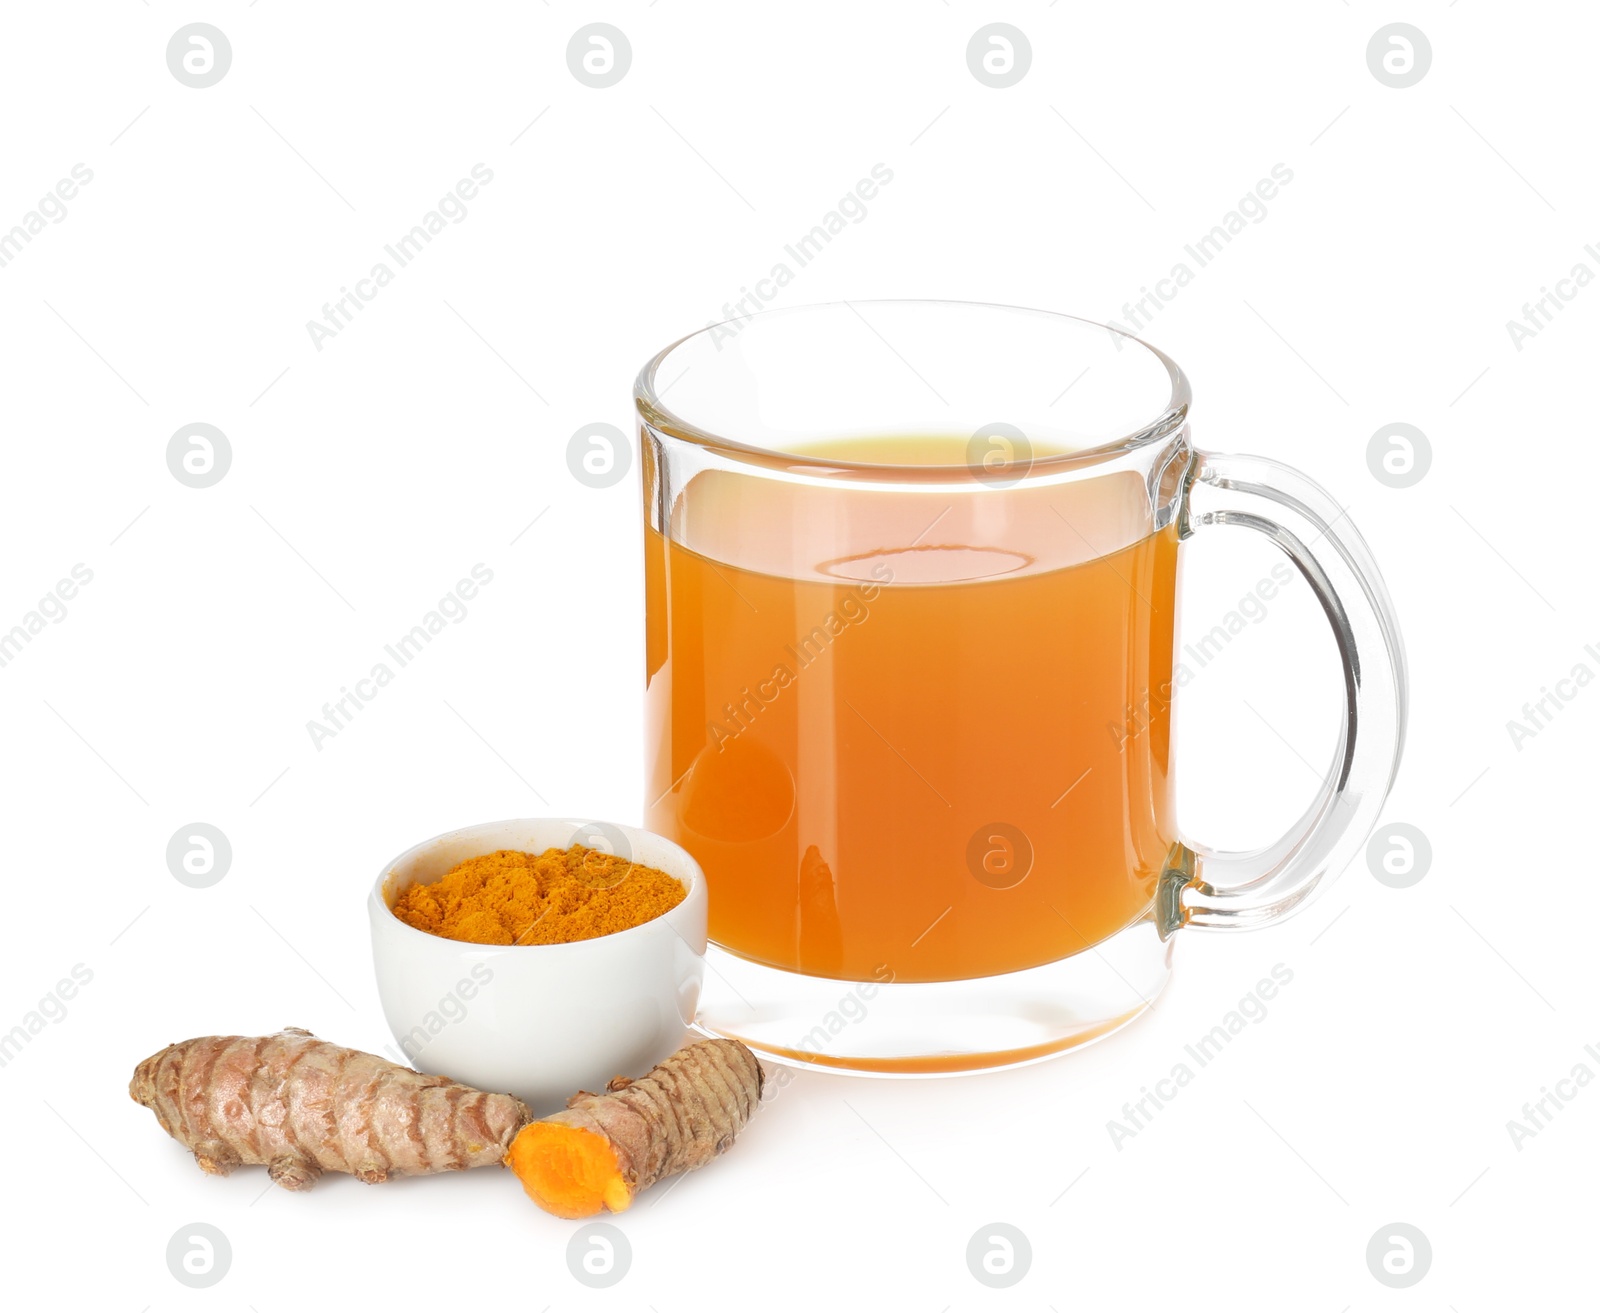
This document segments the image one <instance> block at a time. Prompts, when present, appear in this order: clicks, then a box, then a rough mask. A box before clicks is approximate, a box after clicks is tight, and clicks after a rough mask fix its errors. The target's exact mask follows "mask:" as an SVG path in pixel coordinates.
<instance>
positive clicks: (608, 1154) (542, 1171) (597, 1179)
mask: <svg viewBox="0 0 1600 1313" xmlns="http://www.w3.org/2000/svg"><path fill="white" fill-rule="evenodd" d="M506 1162H507V1164H508V1165H509V1166H510V1168H511V1170H512V1171H514V1172H515V1173H516V1174H517V1179H518V1180H520V1181H521V1182H522V1188H523V1189H524V1190H526V1191H527V1192H528V1197H529V1198H531V1199H532V1200H533V1201H534V1203H536V1204H538V1205H539V1207H540V1208H543V1209H544V1210H545V1211H546V1212H549V1213H554V1214H555V1215H556V1216H557V1217H568V1218H578V1217H593V1216H594V1215H595V1214H596V1213H598V1212H601V1211H606V1212H612V1213H620V1212H622V1211H623V1210H624V1209H625V1208H627V1207H628V1205H629V1204H631V1203H632V1202H633V1191H632V1190H631V1189H629V1187H628V1183H627V1182H626V1181H625V1180H624V1179H623V1177H622V1170H621V1168H620V1167H619V1166H618V1164H617V1155H616V1151H615V1150H614V1149H612V1147H611V1145H610V1144H609V1143H608V1142H607V1140H606V1138H605V1136H603V1135H597V1134H595V1132H593V1131H589V1130H585V1129H584V1128H583V1127H581V1126H562V1125H560V1124H559V1123H555V1122H532V1123H530V1124H529V1125H527V1126H525V1127H523V1129H522V1131H521V1133H520V1134H519V1135H518V1136H517V1138H516V1139H515V1140H513V1141H512V1144H511V1152H510V1153H509V1154H508V1155H507V1156H506Z"/></svg>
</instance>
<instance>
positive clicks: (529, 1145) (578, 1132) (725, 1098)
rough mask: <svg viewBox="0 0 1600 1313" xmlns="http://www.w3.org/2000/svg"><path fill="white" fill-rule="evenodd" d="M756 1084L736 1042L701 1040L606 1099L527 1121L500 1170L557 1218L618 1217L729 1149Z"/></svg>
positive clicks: (620, 1080)
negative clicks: (658, 1186) (669, 1180)
mask: <svg viewBox="0 0 1600 1313" xmlns="http://www.w3.org/2000/svg"><path fill="white" fill-rule="evenodd" d="M762 1080H763V1077H762V1071H761V1064H760V1063H759V1062H757V1061H756V1058H755V1054H753V1053H751V1052H750V1050H749V1049H747V1048H746V1047H745V1046H744V1045H743V1044H741V1043H739V1042H738V1041H737V1040H731V1039H708V1040H701V1041H700V1042H699V1043H696V1044H690V1045H688V1046H687V1047H685V1048H681V1049H679V1050H678V1051H677V1052H676V1053H674V1054H673V1055H672V1056H671V1057H670V1058H668V1059H667V1060H666V1061H665V1062H663V1063H660V1064H659V1065H657V1066H656V1067H654V1068H652V1069H651V1070H650V1072H649V1074H648V1075H645V1076H642V1077H640V1078H639V1079H638V1080H629V1079H627V1078H626V1077H624V1076H618V1077H617V1078H616V1079H615V1080H613V1081H612V1082H611V1083H610V1084H609V1085H607V1086H606V1092H605V1093H604V1094H589V1093H580V1094H576V1095H574V1096H573V1097H572V1098H571V1099H570V1100H568V1102H567V1106H566V1108H565V1109H564V1110H563V1111H561V1112H558V1113H554V1114H552V1115H551V1116H549V1117H546V1118H544V1119H543V1120H542V1121H536V1122H529V1123H528V1125H526V1126H524V1127H523V1128H522V1130H521V1131H519V1132H518V1133H517V1137H516V1138H515V1139H514V1140H513V1141H512V1142H511V1151H510V1152H509V1153H508V1154H507V1155H506V1165H507V1166H508V1167H510V1168H511V1170H512V1171H514V1172H515V1173H516V1174H517V1177H518V1179H519V1180H521V1182H522V1188H523V1189H524V1190H526V1191H527V1192H528V1195H529V1197H530V1198H531V1199H532V1200H533V1201H534V1203H536V1204H538V1205H539V1207H540V1208H543V1209H544V1210H545V1211H546V1212H549V1213H554V1214H555V1215H556V1216H557V1217H571V1218H576V1217H592V1216H593V1215H594V1214H596V1213H598V1212H601V1211H606V1212H612V1213H620V1212H622V1211H623V1210H624V1209H625V1208H627V1207H628V1206H629V1205H630V1204H631V1203H633V1200H634V1196H635V1195H637V1194H638V1193H639V1192H640V1191H641V1190H647V1189H649V1188H650V1187H651V1186H652V1185H654V1184H655V1183H656V1182H657V1181H659V1180H662V1179H663V1178H665V1177H668V1176H675V1175H676V1174H677V1173H679V1172H687V1171H692V1170H693V1169H694V1168H696V1167H703V1166H704V1165H705V1164H706V1163H708V1162H710V1161H711V1160H712V1159H713V1158H715V1157H716V1156H717V1155H718V1154H719V1153H722V1152H723V1151H724V1150H725V1149H727V1148H728V1146H729V1145H731V1144H732V1143H733V1141H734V1137H735V1136H737V1135H738V1134H739V1132H740V1131H741V1130H743V1129H744V1126H745V1123H746V1122H748V1121H749V1120H750V1116H751V1114H752V1113H753V1112H755V1110H756V1108H757V1106H758V1105H759V1104H760V1102H761V1087H762Z"/></svg>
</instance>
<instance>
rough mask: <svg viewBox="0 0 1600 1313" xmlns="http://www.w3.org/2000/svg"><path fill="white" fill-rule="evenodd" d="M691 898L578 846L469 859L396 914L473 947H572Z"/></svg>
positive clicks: (654, 873)
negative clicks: (494, 945) (536, 853)
mask: <svg viewBox="0 0 1600 1313" xmlns="http://www.w3.org/2000/svg"><path fill="white" fill-rule="evenodd" d="M687 894H688V890H687V889H685V888H684V887H683V885H681V884H679V883H678V881H677V880H675V879H674V878H673V877H672V876H670V875H668V874H667V873H666V872H665V871H658V870H656V869H655V867H653V866H641V865H639V864H638V863H636V862H630V861H628V860H627V859H626V858H624V857H614V856H612V855H611V854H610V853H605V852H601V851H599V850H598V849H595V848H585V847H584V846H583V845H582V844H574V845H573V846H572V847H571V848H547V849H546V850H545V851H544V852H542V853H540V854H539V855H538V856H535V855H534V854H533V853H523V852H515V851H512V850H511V849H501V850H500V851H499V852H493V853H486V854H485V855H484V856H482V857H470V858H468V859H467V860H466V861H464V862H462V863H461V864H460V865H459V866H457V867H455V868H453V869H452V870H450V871H449V872H448V873H446V875H445V876H444V878H443V879H442V880H438V881H436V882H435V883H433V884H414V885H412V886H411V887H410V888H409V889H406V890H405V891H404V892H403V893H402V894H401V895H400V897H399V898H397V899H396V900H395V904H394V914H395V915H396V916H398V917H399V918H400V919H401V920H402V921H404V922H405V923H406V924H407V925H409V926H414V927H415V928H416V929H418V930H426V931H427V932H428V933H429V934H430V935H440V936H442V937H443V938H445V939H459V940H463V941H465V942H466V943H469V944H566V943H571V942H572V941H573V940H576V939H596V938H598V937H599V936H601V935H612V934H616V932H617V931H619V930H631V929H632V928H633V927H634V926H636V925H643V924H644V923H645V922H646V921H653V920H654V919H655V918H656V917H658V916H660V915H662V913H664V912H668V911H671V910H672V909H673V908H674V907H676V906H677V905H678V904H679V903H681V902H682V901H683V900H684V898H685V897H686V896H687Z"/></svg>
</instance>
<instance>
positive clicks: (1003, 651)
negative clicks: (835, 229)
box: [635, 301, 1406, 1074]
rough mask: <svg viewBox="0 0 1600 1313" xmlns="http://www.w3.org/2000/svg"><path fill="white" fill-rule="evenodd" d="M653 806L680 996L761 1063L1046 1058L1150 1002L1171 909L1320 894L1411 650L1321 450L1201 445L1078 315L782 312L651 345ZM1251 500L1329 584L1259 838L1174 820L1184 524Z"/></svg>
mask: <svg viewBox="0 0 1600 1313" xmlns="http://www.w3.org/2000/svg"><path fill="white" fill-rule="evenodd" d="M635 401H636V404H637V407H638V411H639V417H640V425H641V444H640V446H641V453H642V454H641V466H642V471H643V487H644V515H645V581H646V695H645V697H646V770H647V774H648V785H647V794H646V797H647V800H648V801H647V806H646V817H645V824H646V825H647V826H649V827H650V828H651V829H653V830H655V831H657V832H659V833H661V834H663V835H666V836H667V837H669V838H671V839H673V840H675V841H676V842H677V843H679V844H681V845H682V846H683V847H685V848H686V849H688V850H689V852H690V853H692V854H693V855H694V857H695V858H696V859H697V860H698V861H699V863H700V864H701V866H702V867H703V868H704V869H705V872H706V877H707V882H708V887H709V890H710V895H711V901H710V938H711V940H712V948H711V949H710V952H709V956H708V959H707V965H708V966H709V967H710V971H709V972H708V974H707V978H706V988H705V993H704V995H703V997H702V999H701V1003H700V1010H699V1014H698V1018H697V1023H696V1024H697V1026H698V1027H699V1028H701V1029H703V1030H704V1031H706V1032H707V1033H711V1034H719V1035H727V1036H733V1037H736V1038H738V1039H741V1040H743V1041H744V1042H745V1043H747V1044H749V1045H750V1046H752V1047H753V1048H755V1049H758V1050H759V1051H761V1052H762V1054H763V1055H765V1056H767V1057H771V1058H774V1059H776V1060H778V1061H787V1062H791V1063H803V1064H812V1065H820V1066H825V1067H831V1068H839V1069H845V1070H853V1071H862V1072H879V1073H894V1072H898V1073H912V1074H926V1073H938V1072H955V1071H968V1070H975V1069H979V1068H990V1067H1002V1066H1010V1065H1015V1064H1019V1063H1024V1062H1031V1061H1036V1060H1039V1059H1042V1058H1045V1057H1048V1056H1051V1055H1053V1054H1056V1053H1059V1052H1062V1051H1064V1050H1066V1049H1070V1048H1072V1047H1074V1046H1076V1045H1078V1044H1082V1043H1084V1042H1086V1041H1089V1040H1092V1039H1095V1038H1098V1037H1099V1036H1102V1035H1105V1034H1107V1033H1109V1032H1110V1031H1112V1030H1114V1029H1116V1028H1117V1027H1118V1026H1121V1025H1123V1024H1124V1023H1126V1022H1127V1021H1129V1020H1131V1019H1132V1018H1133V1017H1135V1016H1137V1015H1138V1014H1139V1013H1140V1012H1142V1011H1143V1010H1144V1009H1145V1008H1146V1007H1148V1006H1149V1004H1150V1003H1151V1001H1152V1000H1153V999H1154V997H1155V996H1156V994H1157V993H1158V992H1159V991H1160V989H1161V988H1162V986H1163V985H1164V984H1165V983H1166V980H1167V978H1168V976H1169V973H1170V968H1171V953H1172V947H1173V942H1174V935H1175V933H1176V932H1177V931H1178V930H1180V929H1184V928H1193V929H1226V928H1233V929H1244V928H1250V927H1256V926H1262V925H1266V924H1268V923H1270V922H1274V921H1277V920H1280V919H1282V918H1283V917H1285V916H1288V915H1289V914H1290V913H1291V912H1294V911H1296V910H1297V909H1299V908H1301V907H1303V906H1304V905H1305V904H1306V903H1308V902H1309V901H1310V900H1311V898H1312V897H1313V896H1314V895H1316V894H1317V893H1318V892H1319V891H1320V890H1321V888H1322V886H1324V885H1325V884H1327V883H1328V882H1329V881H1330V880H1331V879H1332V877H1333V876H1334V875H1336V874H1337V873H1338V871H1339V870H1340V869H1341V868H1342V867H1343V866H1344V865H1345V863H1346V862H1347V861H1348V860H1349V859H1350V857H1351V856H1352V855H1353V854H1354V853H1355V852H1356V850H1357V849H1358V848H1359V847H1360V845H1361V844H1362V843H1363V842H1364V841H1365V839H1366V837H1367V835H1368V833H1369V832H1370V830H1371V829H1372V826H1373V824H1374V821H1375V819H1376V817H1377V815H1378V811H1379V809H1380V807H1381V806H1382V804H1383V800H1384V798H1385V796H1386V794H1387V792H1388V789H1389V786H1390V783H1391V782H1392V780H1393V778H1394V773H1395V769H1396V767H1397V765H1398V763H1399V757H1400V750H1401V745H1402V741H1403V737H1404V726H1405V718H1406V673H1405V658H1404V653H1403V650H1402V647H1401V642H1400V635H1399V630H1398V628H1397V625H1396V621H1395V616H1394V611H1393V608H1392V606H1391V604H1390V601H1389V598H1388V595H1387V593H1386V591H1385V589H1384V585H1383V581H1382V579H1381V578H1380V576H1379V574H1378V571H1377V568H1376V566H1375V565H1374V563H1373V561H1372V559H1371V556H1370V555H1369V553H1368V550H1367V547H1366V544H1365V543H1364V542H1363V541H1362V539H1361V537H1360V535H1359V534H1358V533H1357V532H1356V531H1355V530H1354V529H1353V528H1352V527H1351V526H1350V523H1349V521H1348V520H1347V519H1346V518H1345V516H1344V514H1343V513H1342V512H1341V510H1340V508H1339V507H1338V505H1337V504H1336V503H1335V502H1334V501H1333V500H1332V498H1330V497H1329V496H1328V494H1326V493H1325V492H1323V491H1322V490H1321V489H1320V488H1318V487H1317V486H1316V485H1314V484H1313V483H1311V481H1310V480H1308V479H1306V478H1305V477H1304V476H1302V475H1300V474H1297V473H1295V472H1294V471H1292V470H1290V469H1288V468H1286V467H1284V466H1282V465H1279V464H1277V463H1275V462H1273V461H1269V460H1263V459H1260V458H1258V457H1253V456H1218V455H1213V454H1210V453H1206V452H1200V451H1196V450H1195V449H1194V447H1192V446H1191V445H1190V440H1189V405H1190V392H1189V384H1188V381H1187V379H1186V378H1185V377H1184V375H1183V373H1182V371H1180V370H1179V368H1178V367H1177V365H1176V364H1174V363H1173V362H1172V361H1171V360H1169V359H1168V358H1167V357H1166V356H1165V355H1163V354H1162V353H1161V352H1159V351H1157V350H1155V349H1154V348H1152V347H1150V346H1148V345H1146V344H1145V343H1143V342H1141V341H1140V340H1138V339H1137V338H1134V337H1131V336H1128V335H1126V334H1124V333H1121V332H1119V331H1118V330H1116V329H1113V328H1108V327H1104V326H1101V325H1098V324H1093V323H1089V322H1087V321H1085V320H1081V319H1075V318H1071V317H1069V316H1065V315H1059V314H1051V313H1046V312H1042V311H1035V310H1023V309H1016V308H1010V307H1003V306H989V305H976V304H965V303H956V302H940V301H882V302H857V303H841V304H835V305H821V306H807V307H800V308H796V309H788V310H775V311H768V312H765V313H763V314H759V315H756V316H753V317H750V318H747V319H743V320H737V321H732V322H730V323H727V324H722V325H717V326H715V327H711V328H707V329H704V330H701V331H700V332H697V333H694V334H691V335H690V336H688V337H685V338H683V339H682V340H681V341H678V342H676V343H674V344H673V345H672V346H669V347H668V348H667V349H666V350H664V351H663V352H661V353H660V354H659V355H658V356H656V357H655V359H653V360H651V361H650V362H649V363H648V364H647V365H646V366H645V368H644V370H643V371H642V372H641V374H640V375H639V379H638V382H637V384H636V387H635ZM1213 525H1241V526H1244V527H1246V528H1249V529H1254V530H1256V531H1257V532H1260V533H1263V534H1265V535H1266V536H1267V537H1268V538H1269V539H1271V540H1272V542H1274V543H1275V544H1277V546H1278V547H1280V548H1281V549H1282V550H1283V551H1284V552H1285V553H1286V554H1287V555H1288V557H1289V559H1290V561H1291V562H1292V563H1293V564H1294V566H1295V567H1296V568H1297V569H1298V570H1299V572H1300V574H1301V575H1302V576H1303V577H1304V578H1305V579H1306V581H1307V582H1308V583H1309V584H1310V585H1311V587H1312V589H1313V591H1314V592H1315V594H1316V596H1317V598H1318V600H1319V601H1320V602H1321V604H1322V608H1323V610H1324V611H1325V612H1326V614H1327V616H1328V619H1329V622H1330V623H1331V625H1332V627H1333V632H1334V636H1335V639H1336V641H1337V644H1338V648H1339V654H1340V657H1341V660H1342V662H1343V667H1344V684H1345V715H1344V717H1343V719H1342V724H1341V728H1340V733H1339V740H1338V748H1337V752H1336V754H1335V758H1334V762H1333V765H1332V768H1331V770H1330V772H1329V774H1328V777H1327V779H1326V780H1325V781H1324V782H1323V784H1322V785H1321V787H1320V788H1319V790H1318V792H1317V794H1316V797H1315V798H1314V800H1313V801H1312V803H1311V806H1310V807H1309V809H1308V810H1307V811H1306V813H1305V814H1304V816H1302V817H1301V818H1300V820H1299V821H1298V822H1297V823H1296V824H1295V825H1294V826H1293V828H1292V829H1291V830H1290V831H1289V832H1288V833H1287V834H1286V835H1284V836H1283V838H1282V839H1280V840H1279V841H1278V842H1276V843H1274V844H1272V845H1270V846H1268V847H1266V848H1262V849H1260V850H1259V851H1255V852H1218V851H1213V850H1211V849H1209V848H1206V847H1204V846H1202V845H1200V844H1198V843H1194V842H1189V841H1186V840H1185V839H1184V838H1183V837H1182V836H1180V835H1179V834H1178V833H1177V826H1176V822H1175V806H1174V776H1173V768H1174V761H1173V752H1172V736H1171V704H1172V695H1173V682H1174V663H1173V648H1174V611H1175V601H1176V590H1177V575H1178V562H1179V559H1180V557H1181V555H1182V543H1183V542H1184V541H1185V540H1186V539H1188V538H1189V537H1191V536H1192V535H1193V534H1196V533H1200V532H1206V531H1209V527H1210V526H1213Z"/></svg>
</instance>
